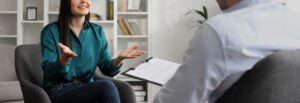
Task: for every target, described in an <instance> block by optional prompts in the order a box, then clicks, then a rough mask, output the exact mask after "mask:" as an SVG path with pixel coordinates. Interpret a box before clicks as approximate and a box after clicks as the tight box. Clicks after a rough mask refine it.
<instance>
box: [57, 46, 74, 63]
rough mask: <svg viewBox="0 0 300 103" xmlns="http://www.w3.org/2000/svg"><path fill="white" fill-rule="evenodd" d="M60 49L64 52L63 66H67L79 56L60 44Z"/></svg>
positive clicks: (61, 59) (61, 60) (61, 58)
mask: <svg viewBox="0 0 300 103" xmlns="http://www.w3.org/2000/svg"><path fill="white" fill-rule="evenodd" d="M58 46H59V48H61V50H62V56H61V57H60V62H61V63H62V64H63V65H67V64H68V62H69V61H70V60H71V59H72V58H73V57H77V54H76V53H74V52H73V51H72V50H71V49H70V48H69V47H68V46H65V45H63V44H62V43H58Z"/></svg>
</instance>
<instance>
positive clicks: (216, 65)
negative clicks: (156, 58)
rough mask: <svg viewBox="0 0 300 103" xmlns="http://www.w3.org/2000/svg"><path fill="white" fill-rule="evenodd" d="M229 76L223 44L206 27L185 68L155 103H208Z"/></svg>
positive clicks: (198, 35)
mask: <svg viewBox="0 0 300 103" xmlns="http://www.w3.org/2000/svg"><path fill="white" fill-rule="evenodd" d="M226 73H227V68H226V65H225V56H224V48H223V46H222V42H221V40H220V39H219V37H218V35H217V33H216V32H215V31H214V30H213V29H212V28H211V27H210V26H208V25H207V24H203V25H202V27H201V28H200V30H198V31H197V32H196V33H195V35H194V37H193V39H192V40H191V41H190V43H189V47H188V50H187V51H186V53H185V56H184V59H183V64H182V65H181V66H180V67H179V69H178V70H177V72H176V74H175V75H174V77H172V78H171V79H170V80H169V81H168V82H167V84H166V85H164V86H163V87H162V89H161V90H160V92H159V93H158V94H157V95H156V97H155V100H154V103H205V101H206V100H207V99H208V98H209V95H210V94H211V93H212V92H213V91H214V90H215V89H216V88H217V87H218V86H219V85H220V83H221V81H222V80H224V78H225V76H226Z"/></svg>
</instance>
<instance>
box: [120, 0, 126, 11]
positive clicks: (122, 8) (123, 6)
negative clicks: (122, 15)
mask: <svg viewBox="0 0 300 103" xmlns="http://www.w3.org/2000/svg"><path fill="white" fill-rule="evenodd" d="M119 1H120V2H119V12H127V6H128V5H127V0H119Z"/></svg>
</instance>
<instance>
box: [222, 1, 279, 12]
mask: <svg viewBox="0 0 300 103" xmlns="http://www.w3.org/2000/svg"><path fill="white" fill-rule="evenodd" d="M282 2H283V0H241V1H240V2H239V3H237V4H235V5H233V6H232V7H230V8H228V9H226V10H224V12H232V11H235V10H238V9H243V8H246V7H250V6H253V5H257V4H265V3H282Z"/></svg>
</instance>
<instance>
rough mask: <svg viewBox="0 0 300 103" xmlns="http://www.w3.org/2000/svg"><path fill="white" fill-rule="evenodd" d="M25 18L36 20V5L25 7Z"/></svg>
mask: <svg viewBox="0 0 300 103" xmlns="http://www.w3.org/2000/svg"><path fill="white" fill-rule="evenodd" d="M26 20H37V7H27V8H26Z"/></svg>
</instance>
